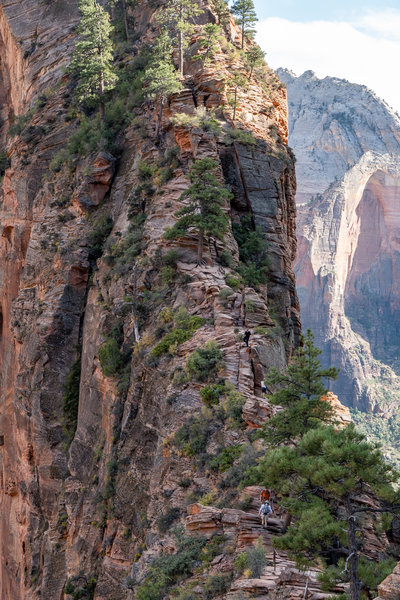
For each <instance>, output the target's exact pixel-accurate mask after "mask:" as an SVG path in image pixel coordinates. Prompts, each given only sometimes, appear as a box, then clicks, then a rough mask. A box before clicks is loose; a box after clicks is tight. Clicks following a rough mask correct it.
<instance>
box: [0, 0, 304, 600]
mask: <svg viewBox="0 0 400 600" xmlns="http://www.w3.org/2000/svg"><path fill="white" fill-rule="evenodd" d="M158 4H159V3H157V2H153V3H151V6H150V3H147V2H146V3H139V4H138V6H137V8H136V9H135V12H134V13H133V14H132V15H131V16H132V17H133V19H134V22H135V24H136V33H137V36H138V39H140V41H141V42H143V43H146V42H149V43H151V41H152V39H153V38H154V35H155V33H154V32H155V29H154V28H153V24H152V23H153V16H154V10H155V9H156V8H157V6H158ZM203 4H204V5H205V8H206V9H207V7H208V4H207V3H203ZM202 19H203V22H204V20H205V21H207V20H209V21H213V20H214V17H213V15H212V13H211V12H210V11H209V10H208V9H207V10H206V13H205V15H203V17H202ZM76 22H77V14H76V3H75V2H61V1H57V2H52V3H50V4H48V3H47V2H42V1H39V0H23V1H22V2H13V3H10V2H5V1H0V25H1V28H0V49H1V50H2V61H1V71H0V98H1V99H2V102H4V105H3V106H2V115H3V119H4V124H3V127H2V135H3V136H4V135H5V133H6V131H7V130H8V127H9V124H10V121H11V120H12V116H13V114H19V115H23V114H26V113H27V111H28V110H29V109H32V110H31V112H30V113H29V114H28V117H29V119H30V120H29V122H28V123H29V124H28V125H27V128H25V129H24V128H22V132H21V134H18V135H15V136H14V137H13V138H12V140H11V141H9V144H8V146H7V150H8V156H9V160H10V167H9V168H8V169H7V170H6V173H5V176H4V180H3V182H2V186H1V191H0V200H1V207H0V222H1V238H0V239H1V247H0V298H1V315H0V316H1V318H0V324H1V332H0V333H1V339H0V370H1V380H0V393H1V406H0V435H1V436H3V438H1V439H2V441H3V442H4V444H3V446H1V447H0V470H1V481H0V508H1V513H0V596H1V598H2V599H3V600H28V599H29V600H36V599H39V598H40V599H41V600H55V599H56V598H64V591H63V590H64V587H65V584H66V581H67V579H68V578H70V577H73V576H76V575H78V574H79V573H80V572H83V573H84V574H85V577H86V578H87V579H88V580H89V579H90V577H91V576H93V577H95V579H96V582H97V583H96V586H95V591H94V599H95V600H106V599H107V600H122V599H129V598H132V590H131V587H130V586H129V585H128V583H127V576H128V575H129V574H130V573H131V571H132V570H133V566H135V565H136V567H137V570H138V572H139V573H143V572H144V571H145V569H146V567H147V566H148V564H149V561H150V560H151V558H152V557H154V556H155V555H156V554H157V553H159V552H161V551H162V548H163V547H164V548H169V549H171V550H172V549H173V548H174V541H173V538H172V536H171V534H170V533H169V532H167V533H166V534H162V533H160V530H159V528H158V525H157V523H158V519H159V517H160V508H159V503H160V498H162V502H163V506H164V507H165V510H169V509H172V508H177V509H178V512H179V514H180V515H181V521H182V522H183V521H184V517H185V506H186V502H187V500H186V496H187V495H188V494H189V493H195V491H196V490H198V489H201V490H202V493H204V494H207V493H211V492H213V490H216V489H217V488H216V486H217V483H218V476H216V475H213V474H212V473H205V471H204V469H202V468H200V467H199V466H198V465H197V463H196V461H195V460H194V459H191V458H190V457H189V456H186V455H184V454H183V453H182V452H179V451H178V450H177V448H175V446H174V445H173V443H172V440H173V437H174V434H175V433H176V432H177V431H178V430H179V429H180V427H181V426H184V425H186V424H187V423H188V422H189V420H190V419H191V418H192V417H193V416H194V415H200V414H202V413H201V411H202V410H203V412H204V407H203V405H202V402H201V399H200V393H199V392H200V387H201V386H200V384H199V383H195V382H186V383H185V382H182V383H179V382H177V380H178V377H177V376H178V375H179V373H182V371H181V370H180V369H182V367H183V366H184V365H185V363H186V360H187V357H188V355H190V353H191V352H192V351H193V350H195V349H196V348H198V347H199V346H201V345H202V344H204V343H205V342H207V341H209V340H216V341H217V342H218V343H219V344H220V346H221V348H222V350H223V352H224V360H225V370H224V372H223V377H224V379H225V380H227V381H229V382H231V383H232V384H233V386H234V388H235V390H236V391H238V392H241V393H242V394H243V396H244V400H245V404H244V408H243V419H244V423H245V425H246V426H247V427H248V428H255V427H260V426H261V425H262V424H263V423H264V422H265V420H266V419H267V418H268V417H269V415H270V414H271V413H272V408H271V407H270V406H269V405H268V403H267V402H266V400H265V399H264V398H262V397H261V387H260V383H261V380H262V378H263V376H264V374H265V373H266V371H267V370H268V369H269V368H270V367H271V366H277V367H279V368H281V367H284V366H285V365H286V364H287V360H288V357H289V356H290V355H291V353H292V351H293V348H294V347H295V344H296V343H297V339H298V336H299V331H300V322H299V308H298V302H297V295H296V290H295V282H294V275H293V269H292V262H293V259H294V255H295V251H296V238H295V203H294V194H295V174H294V164H293V157H292V154H291V153H290V151H289V150H288V149H287V146H286V138H287V102H286V94H285V91H284V89H283V88H282V86H281V85H280V84H279V81H278V79H277V78H276V76H275V75H274V74H273V72H272V71H271V70H270V69H268V68H267V81H266V83H265V85H264V86H261V85H260V84H259V83H255V82H253V83H252V84H251V85H249V86H248V95H247V98H246V101H245V102H243V106H245V107H246V108H245V109H244V108H243V109H241V110H240V111H239V112H240V119H241V120H240V123H241V126H242V127H244V128H246V129H248V130H249V131H251V132H253V135H254V137H255V139H256V144H255V145H253V146H251V147H250V148H249V147H248V146H246V145H243V144H240V143H238V142H237V141H235V142H233V143H232V144H231V145H229V144H227V142H226V141H225V140H224V135H220V136H217V137H214V136H213V135H211V134H210V133H209V132H207V131H205V130H203V129H201V128H196V127H187V128H182V127H178V126H174V125H173V123H172V121H171V116H172V115H173V114H175V113H176V112H188V113H192V112H193V109H194V100H193V98H194V97H195V98H197V101H198V102H199V103H202V104H204V105H205V106H206V107H218V106H220V105H221V103H222V102H221V100H224V96H223V94H224V91H223V86H222V83H221V82H222V76H223V75H224V74H226V73H228V72H229V69H230V68H231V67H232V64H231V62H230V60H231V59H229V58H228V57H227V55H226V54H225V53H224V52H222V51H220V52H219V53H218V55H217V57H216V62H217V67H213V68H212V69H204V70H200V67H199V66H196V65H195V64H194V63H188V65H187V68H188V69H190V71H191V72H190V75H191V77H192V81H191V84H190V88H189V87H188V88H187V89H184V90H183V91H182V92H181V93H180V94H179V95H176V96H175V97H174V98H172V100H171V103H170V106H169V108H168V109H167V110H165V112H164V118H163V124H162V125H163V132H164V137H163V140H162V146H161V148H160V146H159V145H157V139H156V136H155V126H156V119H157V115H156V111H155V110H152V108H151V107H149V106H147V107H144V108H143V114H142V115H141V117H142V121H143V123H142V126H141V128H138V127H137V126H136V125H135V124H132V125H131V126H130V127H128V129H127V130H126V132H125V139H124V149H123V153H122V156H121V158H120V159H119V161H118V162H116V161H115V159H114V157H112V156H111V155H109V154H108V153H104V152H100V153H95V154H93V155H90V156H88V157H87V158H86V159H84V160H80V161H75V163H74V164H73V165H72V167H71V168H70V169H68V168H66V167H65V166H64V165H62V168H61V170H60V171H59V172H57V171H54V170H50V169H49V165H50V162H51V161H52V159H53V158H54V157H55V155H56V154H57V152H58V151H59V150H60V149H61V148H63V147H64V146H65V143H66V140H68V138H69V137H70V135H71V134H72V133H73V132H74V131H75V130H76V128H77V123H76V121H74V120H73V119H72V121H71V118H70V117H69V116H68V115H67V114H66V113H67V112H68V108H66V107H65V104H66V101H67V100H68V94H69V91H68V89H67V88H66V81H65V78H63V75H62V72H61V67H62V66H63V65H65V64H66V63H67V62H68V60H69V58H70V56H71V51H72V47H73V41H74V36H73V34H72V30H73V27H74V25H75V24H76ZM231 28H232V35H233V36H234V37H238V36H239V33H238V32H237V31H236V29H235V27H234V25H233V23H232V24H231ZM197 34H198V32H195V35H194V37H193V43H195V42H196V35H197ZM22 75H23V77H22V78H21V76H22ZM37 99H39V101H40V104H41V107H38V104H37V102H36V100H37ZM265 107H268V110H265ZM222 119H223V117H222ZM226 119H227V121H228V122H229V117H226ZM173 147H178V148H179V149H180V157H179V164H178V166H176V168H175V167H174V170H173V174H172V176H171V179H170V180H169V181H167V182H166V183H162V184H160V185H159V188H158V192H157V193H155V194H154V196H153V197H152V199H151V201H149V206H148V207H147V208H146V215H145V222H144V225H143V229H142V231H141V236H142V242H141V244H142V246H141V254H140V261H139V259H137V261H136V262H139V263H140V264H139V266H138V267H137V269H136V268H135V260H131V262H129V258H126V259H125V263H124V262H122V263H121V262H120V263H117V264H116V261H117V258H118V256H120V255H117V251H119V249H120V248H121V245H122V244H123V243H125V241H126V240H127V239H128V240H129V237H128V236H129V234H130V233H131V230H129V227H130V226H131V223H130V221H129V216H128V213H129V211H130V209H131V206H132V204H131V201H132V197H133V195H134V193H135V190H136V189H137V188H138V187H139V185H140V182H141V179H140V172H139V166H140V164H141V162H140V161H147V162H148V163H150V164H157V161H159V160H160V153H161V151H162V152H165V151H166V150H167V149H168V148H173ZM205 156H209V157H212V158H215V159H216V160H217V161H218V163H220V164H221V168H220V172H219V177H220V179H221V181H223V180H225V182H226V183H227V184H228V185H229V186H230V187H231V189H232V190H233V192H234V196H235V198H234V200H233V202H232V206H226V207H225V210H226V211H227V212H229V213H230V215H231V217H232V220H233V221H235V220H236V221H238V220H239V218H240V216H242V215H245V214H248V215H250V217H251V218H252V219H253V220H254V222H255V224H256V225H257V226H259V227H260V229H261V230H262V232H263V233H264V235H265V239H266V240H267V242H268V247H269V255H270V259H271V267H270V272H269V281H268V284H266V285H262V286H260V289H259V290H258V291H256V290H254V289H252V288H249V287H245V286H244V285H240V286H239V289H238V290H236V291H234V290H232V294H231V295H230V296H229V297H228V298H226V299H225V300H224V299H223V297H221V294H220V293H221V290H222V289H223V288H226V287H227V284H226V281H225V280H226V278H227V277H228V276H229V275H230V274H231V270H230V269H229V268H227V267H224V266H222V263H221V260H220V256H221V252H222V250H224V249H227V250H229V251H230V252H231V254H232V257H233V261H234V262H236V263H237V260H238V248H237V243H236V241H235V239H234V237H233V235H232V232H231V230H230V231H229V232H228V233H227V235H226V238H225V241H224V243H221V242H216V243H210V244H206V247H205V252H204V264H202V265H200V266H198V265H196V262H195V247H196V242H197V240H196V238H195V236H194V235H190V234H189V235H187V236H186V237H184V238H182V239H181V240H179V241H177V242H174V243H173V244H169V243H168V242H167V241H166V240H165V239H163V237H162V236H163V233H164V231H165V228H166V227H167V226H169V225H171V224H172V223H173V222H174V219H175V218H174V213H175V212H176V210H177V209H178V208H180V207H181V206H182V203H181V201H180V195H181V193H182V191H184V190H185V189H187V187H188V185H189V181H188V177H187V172H188V167H189V165H190V161H192V160H193V158H196V159H199V158H202V157H205ZM107 218H109V219H112V223H113V225H112V231H111V233H110V232H109V230H108V232H107V233H106V237H107V239H105V240H103V242H104V246H105V253H104V256H103V258H98V260H97V262H96V261H95V260H94V258H93V249H92V246H91V243H92V242H91V241H90V240H91V239H92V238H91V235H92V234H93V230H94V229H95V228H96V226H97V225H96V224H97V223H99V222H100V223H104V222H106V223H107V222H108V221H107ZM102 219H103V221H102ZM136 233H137V232H136ZM126 243H127V244H128V242H126ZM129 247H130V246H129V245H128V246H127V248H129ZM115 249H117V250H115ZM170 249H175V250H177V251H178V252H179V259H178V261H177V264H176V270H175V272H174V275H173V280H172V281H170V282H169V283H168V284H165V283H164V282H163V281H162V277H161V274H160V260H162V256H163V255H164V253H165V252H166V251H167V250H170ZM113 252H115V253H116V254H115V255H113ZM113 261H114V262H113ZM133 290H135V292H137V296H138V305H140V306H139V309H140V311H141V313H140V318H141V321H140V334H141V340H140V343H135V334H134V329H135V318H134V316H133V313H132V305H131V303H129V302H130V301H129V298H131V297H132V294H133ZM181 306H184V307H186V308H187V310H188V311H189V313H190V314H191V315H197V316H201V317H203V318H204V319H205V323H204V325H203V326H202V327H201V328H199V329H198V330H197V331H196V333H195V334H194V335H193V337H192V338H191V339H190V340H188V341H186V342H185V343H183V344H181V345H178V346H177V348H176V349H175V350H174V351H172V354H170V355H169V359H168V358H163V357H162V358H161V359H160V360H158V361H157V360H155V359H154V358H153V356H152V354H151V349H152V348H153V347H154V345H155V343H156V342H157V341H158V340H159V337H157V336H160V335H163V334H162V332H161V334H160V333H159V330H160V319H159V315H160V313H161V310H162V309H163V308H168V309H170V310H171V311H175V310H176V309H178V308H179V307H181ZM114 326H118V328H119V329H118V331H119V334H118V335H119V336H120V349H121V351H123V353H124V356H131V358H129V361H128V362H127V364H126V365H125V371H124V374H125V375H124V377H125V379H120V380H118V378H115V377H110V376H106V375H104V373H103V370H102V365H101V361H100V358H99V348H100V347H102V345H103V343H104V342H106V341H107V340H108V339H109V336H110V335H111V330H112V328H113V327H114ZM246 327H250V328H252V330H254V329H255V328H256V327H259V328H260V329H259V330H258V331H253V335H252V338H251V344H250V346H251V348H250V349H249V350H247V349H246V348H244V347H243V344H242V343H240V341H239V339H238V334H239V333H241V332H242V331H243V330H244V328H246ZM130 353H131V354H130ZM79 356H80V357H81V371H80V387H79V406H78V409H79V410H78V422H77V429H76V432H75V434H74V437H73V440H72V443H71V445H70V447H69V448H68V444H67V436H66V431H65V410H64V408H63V395H64V390H65V385H66V381H67V376H68V374H70V373H72V372H73V367H74V365H75V366H76V365H77V359H78V357H79ZM75 368H76V367H75ZM72 433H74V432H73V431H72ZM247 440H248V438H247V434H246V430H245V429H240V430H239V431H235V430H234V429H232V428H229V427H226V426H223V427H221V428H220V429H218V428H216V429H212V431H211V434H210V439H209V441H208V446H207V452H209V453H211V454H213V453H215V452H216V451H217V449H218V448H220V447H221V444H222V446H227V447H228V446H230V445H237V444H240V443H243V444H245V443H247ZM185 476H186V477H187V478H189V488H188V489H185V488H184V487H183V486H182V485H181V484H180V482H181V480H182V478H183V477H185ZM196 493H197V492H196ZM252 540H253V538H251V540H250V541H249V542H248V543H251V541H252ZM301 585H303V587H304V582H303V583H302V584H301Z"/></svg>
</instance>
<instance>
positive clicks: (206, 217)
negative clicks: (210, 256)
mask: <svg viewBox="0 0 400 600" xmlns="http://www.w3.org/2000/svg"><path fill="white" fill-rule="evenodd" d="M217 168H218V164H217V163H216V162H215V161H214V160H212V159H211V158H202V159H200V160H197V161H195V162H194V163H193V165H192V167H191V168H190V171H189V179H190V181H191V186H190V187H189V188H188V189H187V190H186V191H185V192H184V193H183V194H182V196H181V198H182V199H183V198H185V197H187V198H189V200H190V204H188V205H187V206H184V207H183V208H181V209H180V210H178V212H176V213H175V215H176V216H177V217H180V218H179V220H178V221H177V222H176V223H175V225H174V226H173V227H171V228H170V229H167V231H166V232H165V234H164V237H165V238H166V239H168V240H173V239H176V238H178V237H182V236H184V235H185V234H186V233H187V231H188V229H190V228H193V229H195V230H196V231H197V232H198V234H199V242H198V247H197V259H198V261H199V263H200V262H201V261H202V258H203V243H204V236H208V237H213V238H216V239H220V240H221V239H223V238H224V234H225V232H226V231H227V228H228V221H229V219H228V216H227V215H226V214H224V212H223V211H222V208H221V206H222V205H223V204H224V203H225V202H227V201H229V200H230V199H231V198H232V194H231V193H230V192H229V191H228V190H227V189H226V187H224V186H223V185H222V184H221V183H220V181H219V180H218V178H217Z"/></svg>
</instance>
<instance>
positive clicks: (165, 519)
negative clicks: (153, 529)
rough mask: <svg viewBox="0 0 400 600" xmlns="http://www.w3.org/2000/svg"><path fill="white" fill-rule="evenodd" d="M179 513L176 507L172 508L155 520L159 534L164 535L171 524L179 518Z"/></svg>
mask: <svg viewBox="0 0 400 600" xmlns="http://www.w3.org/2000/svg"><path fill="white" fill-rule="evenodd" d="M180 514H181V511H180V510H179V508H178V507H176V506H174V507H172V508H169V509H168V510H167V511H166V512H165V513H163V514H162V515H160V516H159V517H158V519H157V527H158V531H159V532H160V533H166V532H167V531H168V529H169V528H170V527H171V525H172V523H173V522H174V521H176V519H178V518H179V517H180Z"/></svg>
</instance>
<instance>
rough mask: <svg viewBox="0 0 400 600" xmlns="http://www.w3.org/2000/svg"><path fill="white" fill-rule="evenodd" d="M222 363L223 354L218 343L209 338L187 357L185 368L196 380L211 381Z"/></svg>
mask: <svg viewBox="0 0 400 600" xmlns="http://www.w3.org/2000/svg"><path fill="white" fill-rule="evenodd" d="M224 365H225V363H224V355H223V352H222V350H221V348H220V346H219V344H218V343H217V342H215V341H214V340H210V341H209V342H207V343H206V344H205V346H204V347H203V348H197V350H195V351H194V352H193V354H192V355H191V356H190V357H189V358H188V360H187V362H186V369H187V371H188V373H189V375H190V376H191V377H194V378H195V379H197V381H212V380H213V379H214V378H215V377H216V375H217V373H218V372H219V371H220V370H221V369H223V367H224Z"/></svg>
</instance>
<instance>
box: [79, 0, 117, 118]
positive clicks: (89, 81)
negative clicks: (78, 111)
mask: <svg viewBox="0 0 400 600" xmlns="http://www.w3.org/2000/svg"><path fill="white" fill-rule="evenodd" d="M78 8H79V11H80V13H81V19H80V22H79V25H78V27H77V29H76V31H77V33H78V36H79V38H78V41H77V42H76V44H75V49H74V53H73V56H72V61H71V64H70V67H69V70H70V73H72V74H73V75H74V76H75V77H76V79H77V85H76V88H75V90H74V93H75V96H76V98H77V100H78V102H80V103H84V102H86V103H90V102H92V103H94V104H95V105H96V104H99V105H100V112H101V116H102V117H103V116H104V114H103V113H104V105H103V97H104V94H105V93H106V92H107V91H109V90H112V89H113V88H114V87H115V84H116V82H117V79H118V78H117V75H116V73H115V68H114V65H113V60H114V57H113V54H114V49H113V44H112V40H111V34H112V30H113V28H112V26H111V23H110V16H109V14H108V12H107V11H106V10H104V8H103V7H102V6H101V4H99V2H97V0H80V1H79V4H78Z"/></svg>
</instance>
